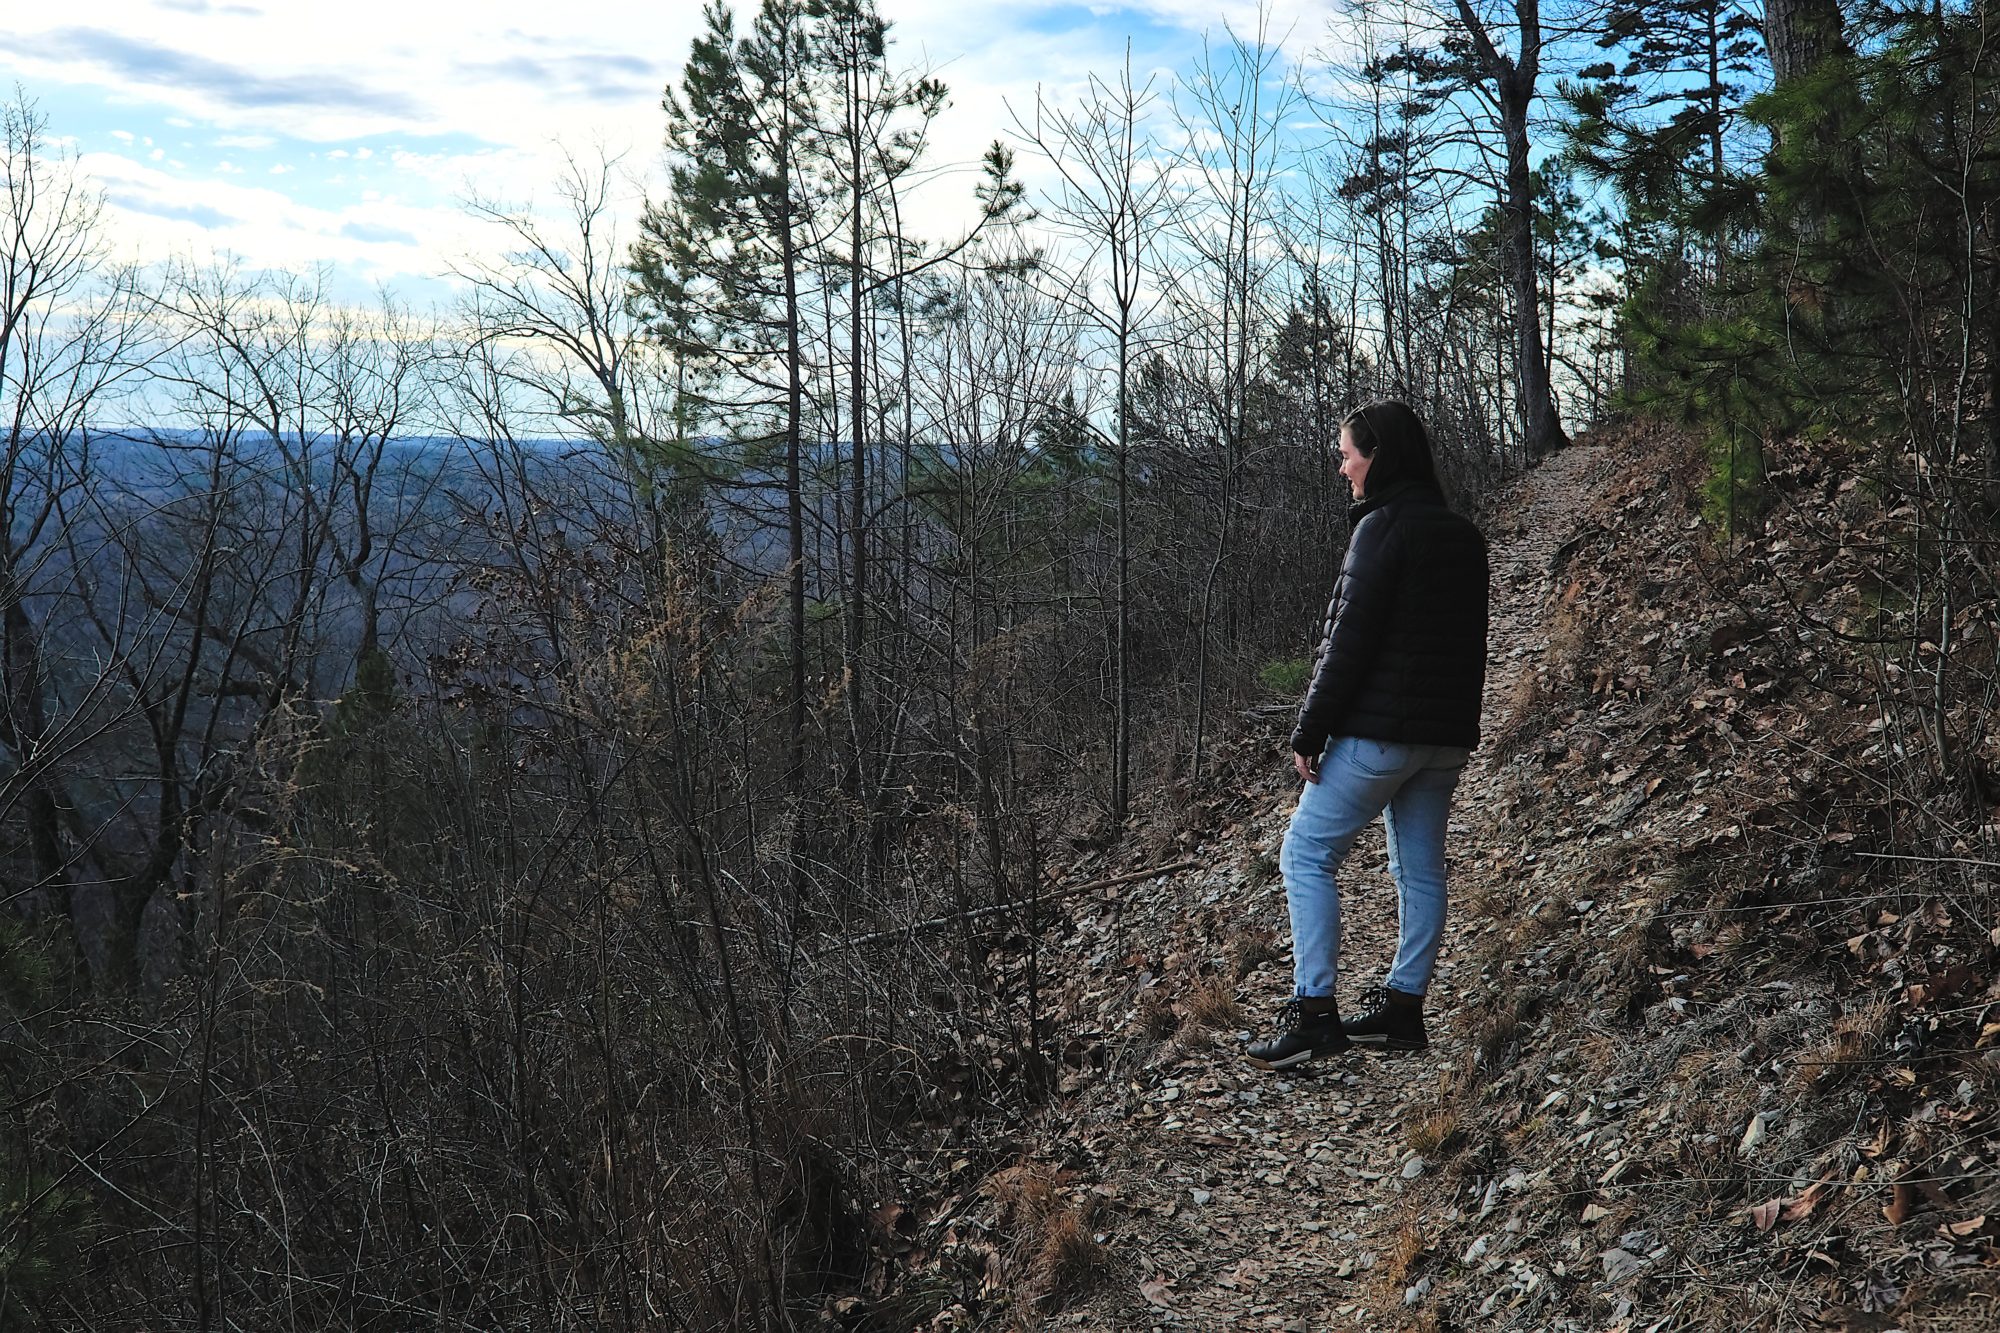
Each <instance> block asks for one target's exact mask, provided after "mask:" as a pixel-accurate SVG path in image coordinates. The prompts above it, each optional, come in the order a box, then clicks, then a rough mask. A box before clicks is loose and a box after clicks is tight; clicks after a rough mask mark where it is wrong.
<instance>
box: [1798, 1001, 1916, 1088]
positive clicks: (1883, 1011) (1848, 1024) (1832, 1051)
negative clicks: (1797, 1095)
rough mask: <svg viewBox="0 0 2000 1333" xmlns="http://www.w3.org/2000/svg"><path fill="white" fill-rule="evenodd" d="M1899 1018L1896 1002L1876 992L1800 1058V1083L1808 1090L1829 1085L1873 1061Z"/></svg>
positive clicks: (1844, 1016) (1836, 1020)
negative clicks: (1897, 1017) (1897, 1016)
mask: <svg viewBox="0 0 2000 1333" xmlns="http://www.w3.org/2000/svg"><path fill="white" fill-rule="evenodd" d="M1895 1020H1896V1005H1895V1002H1894V1000H1893V999H1891V997H1889V996H1887V995H1872V996H1870V997H1868V999H1867V1000H1866V1001H1864V1002H1863V1003H1862V1004H1861V1006H1860V1007H1859V1008H1857V1009H1853V1010H1850V1011H1849V1012H1847V1013H1844V1014H1842V1015H1841V1016H1840V1017H1839V1018H1836V1019H1835V1020H1834V1021H1833V1027H1832V1030H1831V1031H1829V1032H1828V1033H1827V1035H1826V1039H1825V1040H1824V1041H1822V1042H1821V1043H1820V1044H1819V1046H1818V1047H1817V1048H1816V1049H1814V1050H1812V1051H1809V1052H1807V1053H1806V1054H1805V1055H1802V1056H1800V1057H1799V1062H1798V1064H1797V1065H1796V1066H1795V1072H1796V1074H1797V1077H1798V1081H1799V1084H1800V1086H1801V1087H1802V1088H1803V1089H1804V1090H1806V1091H1812V1090H1814V1089H1819V1088H1825V1087H1828V1086H1830V1085H1831V1084H1833V1083H1835V1082H1837V1081H1838V1080H1839V1079H1840V1078H1842V1077H1843V1076H1844V1075H1846V1074H1847V1073H1848V1072H1850V1071H1851V1070H1853V1069H1855V1068H1857V1067H1859V1066H1861V1065H1864V1064H1868V1063H1870V1062H1872V1061H1873V1059H1874V1057H1875V1053H1876V1052H1877V1051H1878V1050H1880V1049H1881V1047H1882V1040H1883V1038H1885V1037H1886V1036H1888V1035H1889V1028H1890V1025H1891V1024H1893V1023H1894V1022H1895Z"/></svg>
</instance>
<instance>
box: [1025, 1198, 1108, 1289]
mask: <svg viewBox="0 0 2000 1333" xmlns="http://www.w3.org/2000/svg"><path fill="white" fill-rule="evenodd" d="M1109 1261H1110V1253H1109V1252H1108V1251H1107V1250H1106V1249H1105V1248H1104V1246H1102V1245H1100V1244H1099V1243H1098V1241H1097V1238H1096V1237H1095V1236H1093V1235H1091V1234H1090V1222H1089V1219H1088V1218H1086V1217H1085V1216H1084V1214H1083V1212H1082V1210H1080V1209H1077V1208H1074V1207H1068V1206H1065V1207H1062V1208H1059V1209H1057V1210H1056V1211H1055V1212H1052V1213H1050V1214H1049V1215H1048V1216H1047V1217H1045V1218H1044V1219H1043V1220H1042V1225H1041V1229H1040V1232H1039V1238H1038V1240H1037V1241H1036V1243H1035V1246H1034V1252H1033V1258H1031V1259H1030V1260H1029V1262H1028V1291H1029V1293H1030V1294H1031V1295H1032V1297H1033V1299H1034V1300H1036V1301H1037V1302H1039V1303H1042V1304H1044V1305H1046V1304H1050V1303H1052V1302H1060V1301H1061V1300H1063V1299H1065V1298H1066V1297H1068V1296H1070V1295H1073V1294H1074V1293H1075V1292H1076V1291H1078V1290H1079V1289H1081V1288H1082V1287H1083V1286H1084V1285H1085V1284H1086V1283H1087V1282H1088V1281H1089V1280H1090V1278H1091V1277H1092V1275H1094V1274H1096V1273H1097V1272H1098V1271H1099V1270H1101V1269H1102V1268H1103V1267H1104V1266H1105V1265H1106V1264H1107V1263H1108V1262H1109Z"/></svg>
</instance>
